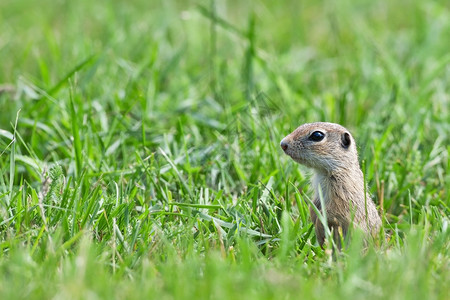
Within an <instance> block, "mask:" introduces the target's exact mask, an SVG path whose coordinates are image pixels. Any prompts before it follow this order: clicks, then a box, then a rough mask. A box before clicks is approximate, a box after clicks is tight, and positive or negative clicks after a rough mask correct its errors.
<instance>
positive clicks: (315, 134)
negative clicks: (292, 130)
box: [308, 131, 325, 142]
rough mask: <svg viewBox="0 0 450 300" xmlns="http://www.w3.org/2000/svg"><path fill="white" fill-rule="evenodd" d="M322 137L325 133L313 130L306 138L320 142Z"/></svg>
mask: <svg viewBox="0 0 450 300" xmlns="http://www.w3.org/2000/svg"><path fill="white" fill-rule="evenodd" d="M324 137H325V133H323V132H321V131H314V132H313V133H311V135H310V136H309V138H308V139H309V140H310V141H314V142H320V141H321V140H323V138H324Z"/></svg>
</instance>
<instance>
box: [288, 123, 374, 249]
mask: <svg viewBox="0 0 450 300" xmlns="http://www.w3.org/2000/svg"><path fill="white" fill-rule="evenodd" d="M315 131H320V132H322V133H323V134H324V135H325V137H324V138H323V140H321V141H313V140H311V138H310V136H311V134H312V133H313V132H315ZM281 147H282V148H283V150H284V151H285V153H286V154H287V155H289V156H290V157H291V158H292V159H293V160H295V161H296V162H298V163H300V164H302V165H305V166H307V167H310V168H312V169H313V170H314V176H313V179H312V184H313V187H314V191H315V195H314V201H313V203H314V205H315V206H316V207H317V208H318V209H319V211H321V212H322V208H321V202H320V198H319V195H320V194H319V189H320V191H321V194H322V197H323V199H322V200H323V203H324V204H325V207H326V216H327V223H328V226H329V228H330V230H331V231H332V234H333V239H334V240H335V242H336V244H337V245H338V247H340V236H339V231H340V230H341V231H342V234H343V236H344V237H345V236H346V234H347V231H348V227H349V226H350V224H351V222H353V224H354V226H357V227H359V228H360V229H362V230H363V231H364V232H365V233H366V235H374V234H376V233H377V232H378V231H379V229H380V226H381V219H380V217H379V215H378V212H377V210H376V207H375V204H374V203H373V201H372V199H371V198H370V195H369V193H365V188H364V178H363V174H362V172H361V169H360V167H359V162H358V153H357V150H356V144H355V140H354V139H353V137H352V136H351V134H350V132H349V131H348V130H347V129H345V128H344V127H342V126H341V125H338V124H334V123H324V122H318V123H309V124H304V125H301V126H300V127H298V128H297V129H296V130H294V131H293V132H292V133H291V134H289V135H288V136H286V137H285V138H284V139H283V140H282V141H281ZM366 211H367V214H366ZM310 212H311V219H312V222H313V224H314V225H315V230H316V236H317V240H318V242H319V244H320V245H321V246H322V245H323V243H324V241H325V231H324V227H323V224H322V222H321V221H320V220H319V218H318V217H317V215H316V213H315V212H314V210H313V209H312V208H311V209H310Z"/></svg>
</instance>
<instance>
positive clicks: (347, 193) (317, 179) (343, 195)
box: [312, 166, 365, 203]
mask: <svg viewBox="0 0 450 300" xmlns="http://www.w3.org/2000/svg"><path fill="white" fill-rule="evenodd" d="M312 184H313V187H314V192H315V199H319V197H320V195H321V196H322V197H323V200H324V202H325V203H327V202H329V201H333V199H336V198H339V199H341V200H344V201H352V200H355V199H356V198H358V197H364V194H365V192H364V178H363V174H362V172H361V169H360V168H359V166H357V167H356V168H345V169H344V168H339V169H336V170H333V172H321V171H319V170H314V176H313V178H312ZM319 191H320V192H319Z"/></svg>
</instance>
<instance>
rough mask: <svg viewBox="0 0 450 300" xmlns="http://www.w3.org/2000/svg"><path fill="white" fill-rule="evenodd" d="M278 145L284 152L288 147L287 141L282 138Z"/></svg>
mask: <svg viewBox="0 0 450 300" xmlns="http://www.w3.org/2000/svg"><path fill="white" fill-rule="evenodd" d="M280 147H281V149H283V151H284V152H286V150H287V149H288V143H287V142H286V141H285V140H284V139H283V140H281V142H280Z"/></svg>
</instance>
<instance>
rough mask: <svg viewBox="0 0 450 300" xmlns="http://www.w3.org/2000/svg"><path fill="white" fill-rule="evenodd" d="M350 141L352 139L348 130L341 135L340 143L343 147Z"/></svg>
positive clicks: (347, 145)
mask: <svg viewBox="0 0 450 300" xmlns="http://www.w3.org/2000/svg"><path fill="white" fill-rule="evenodd" d="M351 143H352V139H351V138H350V134H349V133H348V132H344V133H343V134H342V136H341V145H342V147H344V148H346V149H347V148H348V147H349V146H350V144H351Z"/></svg>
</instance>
